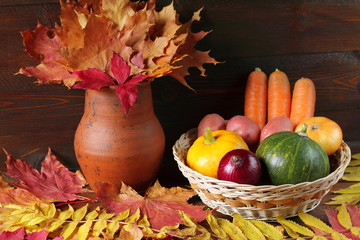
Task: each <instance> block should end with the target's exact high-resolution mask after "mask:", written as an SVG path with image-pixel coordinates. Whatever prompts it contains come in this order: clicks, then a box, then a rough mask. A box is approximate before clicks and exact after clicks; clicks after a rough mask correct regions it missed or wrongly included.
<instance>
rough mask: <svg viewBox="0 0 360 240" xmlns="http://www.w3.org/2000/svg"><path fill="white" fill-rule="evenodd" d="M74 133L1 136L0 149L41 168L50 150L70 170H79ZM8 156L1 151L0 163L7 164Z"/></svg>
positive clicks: (34, 133)
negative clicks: (74, 145)
mask: <svg viewBox="0 0 360 240" xmlns="http://www.w3.org/2000/svg"><path fill="white" fill-rule="evenodd" d="M73 142H74V131H64V132H47V133H36V132H33V133H31V134H26V135H10V136H0V147H1V149H5V150H6V151H7V152H8V153H10V154H11V155H12V156H13V157H14V158H18V159H23V160H25V161H27V162H28V163H30V164H31V165H32V166H33V167H35V168H39V167H40V164H41V162H42V161H43V160H44V157H45V156H46V154H47V152H48V149H49V148H51V150H52V151H53V152H54V153H55V154H56V155H57V156H58V158H59V160H60V161H61V162H62V163H63V164H64V165H65V166H67V167H68V168H69V169H70V170H72V171H75V170H78V169H79V165H78V163H77V161H76V158H75V153H74V147H73ZM5 160H6V155H5V153H4V152H3V151H0V162H2V163H3V162H5Z"/></svg>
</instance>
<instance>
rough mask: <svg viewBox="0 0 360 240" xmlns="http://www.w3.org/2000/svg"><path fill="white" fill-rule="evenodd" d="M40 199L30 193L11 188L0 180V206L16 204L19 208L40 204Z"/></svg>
mask: <svg viewBox="0 0 360 240" xmlns="http://www.w3.org/2000/svg"><path fill="white" fill-rule="evenodd" d="M41 202H43V200H42V199H40V198H38V197H36V196H35V195H34V194H32V193H31V192H29V191H27V190H25V189H21V188H14V187H11V186H10V185H9V184H8V183H6V182H5V181H3V179H2V178H0V204H3V205H6V204H17V205H21V206H25V205H32V204H34V203H39V204H40V203H41Z"/></svg>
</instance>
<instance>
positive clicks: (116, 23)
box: [18, 0, 218, 112]
mask: <svg viewBox="0 0 360 240" xmlns="http://www.w3.org/2000/svg"><path fill="white" fill-rule="evenodd" d="M60 4H61V15H60V25H56V26H55V27H54V28H53V29H50V28H48V27H47V26H44V25H42V24H41V23H38V25H37V27H36V29H35V30H33V31H30V30H28V31H24V32H22V36H23V43H24V45H25V49H26V51H27V52H28V54H29V55H30V56H32V57H33V58H35V59H36V60H38V61H40V63H39V65H37V66H31V67H25V68H21V69H20V70H19V72H18V73H20V74H24V75H26V76H30V77H36V78H37V83H39V84H45V83H63V84H64V85H66V86H67V87H69V88H85V89H100V88H104V87H112V88H115V89H116V94H117V95H118V97H119V98H120V100H121V104H122V106H123V108H124V111H125V112H128V111H129V108H130V107H131V106H132V105H133V104H134V103H135V101H136V98H137V95H138V89H137V84H139V83H140V82H143V81H153V80H154V79H156V78H158V77H161V76H164V75H169V76H171V77H173V78H175V79H176V80H178V81H179V82H181V83H182V84H183V85H185V86H187V87H189V88H190V86H189V85H188V84H187V82H186V80H185V76H186V75H188V68H189V67H197V68H198V69H199V70H200V71H201V75H203V76H204V75H205V69H204V68H203V66H202V65H203V64H204V63H214V64H216V63H218V62H217V61H216V60H215V59H213V58H211V57H210V56H209V55H208V52H202V51H198V50H196V49H195V48H194V47H195V44H196V43H197V42H198V41H199V40H201V39H202V38H203V37H205V36H206V35H207V33H208V32H204V31H200V32H197V33H194V32H192V31H191V25H192V23H193V22H194V21H199V20H200V12H201V10H199V11H198V12H196V13H194V15H193V17H192V19H191V20H189V21H188V22H186V23H183V24H182V23H180V21H179V16H178V14H177V13H176V11H175V9H174V6H173V3H171V4H170V5H168V6H165V7H164V8H163V9H162V10H161V11H157V9H156V1H155V0H150V1H140V2H134V1H117V0H95V1H94V0H79V1H73V0H67V1H66V2H63V1H60Z"/></svg>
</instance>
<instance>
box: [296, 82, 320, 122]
mask: <svg viewBox="0 0 360 240" xmlns="http://www.w3.org/2000/svg"><path fill="white" fill-rule="evenodd" d="M315 102H316V90H315V85H314V82H313V81H312V80H311V79H309V78H300V79H299V80H297V81H296V82H295V85H294V90H293V96H292V100H291V113H290V119H291V121H292V122H293V123H294V125H295V126H297V125H298V124H299V123H300V122H302V121H303V120H305V119H307V118H311V117H313V116H314V112H315Z"/></svg>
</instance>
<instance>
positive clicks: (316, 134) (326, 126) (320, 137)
mask: <svg viewBox="0 0 360 240" xmlns="http://www.w3.org/2000/svg"><path fill="white" fill-rule="evenodd" d="M304 124H305V125H306V126H307V130H306V134H307V135H308V137H309V138H310V139H312V140H314V141H315V142H317V143H318V144H320V146H322V147H323V148H324V150H325V152H326V153H327V155H331V154H333V153H335V152H336V151H337V150H338V149H339V148H340V146H341V142H342V140H343V133H342V130H341V127H340V126H339V125H338V124H337V123H336V122H335V121H333V120H331V119H329V118H326V117H311V118H308V119H306V120H304V121H302V122H301V123H300V124H299V125H298V126H297V127H296V128H295V132H299V131H301V129H302V128H303V125H304Z"/></svg>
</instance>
